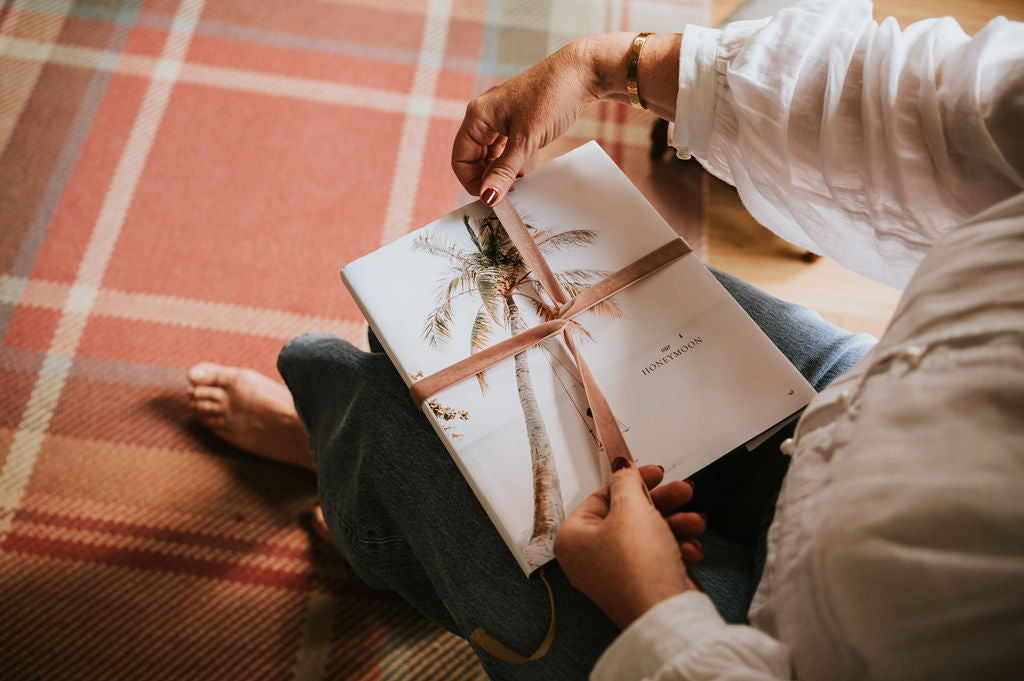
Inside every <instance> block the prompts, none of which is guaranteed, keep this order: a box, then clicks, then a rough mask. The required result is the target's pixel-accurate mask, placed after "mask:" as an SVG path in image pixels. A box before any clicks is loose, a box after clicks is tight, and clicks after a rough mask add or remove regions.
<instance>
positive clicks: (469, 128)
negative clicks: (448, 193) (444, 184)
mask: <svg viewBox="0 0 1024 681" xmlns="http://www.w3.org/2000/svg"><path fill="white" fill-rule="evenodd" d="M499 137H500V135H499V133H498V132H497V131H495V130H492V129H490V128H488V127H487V125H486V124H485V123H484V122H483V121H482V120H480V119H477V118H471V117H470V114H469V113H467V114H466V119H465V120H463V121H462V127H460V128H459V132H458V133H456V135H455V141H454V142H453V143H452V170H453V171H454V172H455V177H457V178H458V180H459V182H460V183H462V186H463V187H465V189H466V191H467V192H469V193H470V194H472V195H473V196H477V195H478V194H479V193H480V180H481V179H482V177H483V172H484V165H483V164H484V163H485V162H486V159H487V151H488V149H489V148H490V146H491V145H492V144H494V143H495V141H496V140H497V139H498V138H499Z"/></svg>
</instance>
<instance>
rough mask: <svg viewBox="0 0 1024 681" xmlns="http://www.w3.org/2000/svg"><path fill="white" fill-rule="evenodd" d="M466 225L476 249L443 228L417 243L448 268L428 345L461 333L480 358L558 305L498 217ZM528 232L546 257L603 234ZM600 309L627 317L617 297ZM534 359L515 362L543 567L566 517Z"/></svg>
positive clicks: (584, 282) (577, 274)
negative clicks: (467, 307) (469, 304)
mask: <svg viewBox="0 0 1024 681" xmlns="http://www.w3.org/2000/svg"><path fill="white" fill-rule="evenodd" d="M462 221H463V224H464V226H465V229H466V232H467V234H468V236H469V242H468V244H467V243H466V242H465V241H459V242H456V241H454V240H446V239H444V238H442V237H441V236H440V235H439V234H438V233H437V232H435V231H429V232H427V233H426V234H424V235H422V236H419V237H417V238H416V239H415V241H414V242H413V249H414V250H417V251H420V252H423V253H427V254H429V255H432V256H435V257H437V258H442V259H443V260H444V261H445V262H446V263H447V271H446V276H445V278H444V279H443V280H442V281H441V282H439V284H438V287H437V291H436V306H435V307H434V308H433V309H432V310H431V311H430V313H429V314H428V315H427V318H426V320H425V321H424V326H423V331H422V338H423V340H424V341H426V343H427V344H428V345H429V346H430V347H432V348H436V347H437V346H438V345H439V344H442V343H450V342H451V341H453V339H454V338H455V337H456V336H457V335H458V336H459V337H461V338H465V339H467V340H468V342H469V353H470V354H474V353H477V352H479V351H481V350H483V349H484V348H486V347H488V346H490V345H491V344H493V343H494V342H495V338H496V336H497V335H498V330H499V329H503V330H504V331H505V332H507V333H510V334H513V335H514V334H519V333H522V332H523V331H525V330H526V329H527V328H529V327H528V324H527V320H526V318H525V316H524V309H526V310H529V312H531V313H532V314H533V315H534V316H535V317H536V318H537V319H539V320H541V321H549V320H552V319H554V318H555V317H556V315H557V308H556V307H555V306H554V305H553V304H552V303H551V301H550V300H549V299H547V298H546V296H545V295H544V294H543V293H542V292H541V288H540V285H539V283H538V282H537V280H536V279H535V278H534V276H533V273H532V272H531V270H530V269H529V267H528V266H527V265H526V263H525V262H524V261H523V258H522V256H521V255H520V254H519V251H518V249H517V248H516V247H515V245H514V244H513V243H512V241H511V240H510V239H509V237H508V235H507V234H506V232H505V230H504V228H503V227H502V226H501V223H500V222H499V220H498V218H497V217H495V216H494V215H493V214H490V215H487V216H485V217H483V218H480V219H478V220H476V221H475V222H476V225H475V226H474V224H473V222H474V221H472V220H471V219H470V217H469V216H468V215H463V216H462ZM527 228H528V229H529V231H530V235H531V236H532V237H533V239H534V242H535V243H536V244H537V247H538V248H539V249H540V251H541V253H542V254H544V255H545V257H546V256H548V255H551V254H554V253H557V252H559V251H564V250H569V249H576V248H582V247H585V246H588V245H590V244H592V243H593V242H594V240H595V239H596V237H597V232H595V231H594V230H590V229H581V228H571V229H564V230H559V229H544V228H537V227H534V226H533V225H530V224H529V223H527ZM607 274H608V273H607V272H605V271H603V270H597V269H565V270H558V271H556V272H555V278H556V280H557V281H558V283H559V285H560V286H561V287H562V288H563V289H564V290H565V292H566V293H567V294H568V295H569V296H570V297H572V296H576V295H578V294H579V293H581V292H582V291H583V290H585V289H586V288H587V287H589V286H590V285H592V284H593V283H594V282H596V281H598V280H599V279H601V278H602V277H604V276H606V275H607ZM464 298H470V299H472V300H473V301H474V302H476V301H479V306H478V308H477V309H476V314H475V315H474V316H473V319H472V322H471V323H468V322H469V320H468V319H467V320H464V321H463V320H459V321H463V323H464V324H466V325H465V327H464V328H462V329H457V328H456V318H455V310H456V302H457V301H459V300H460V299H464ZM592 311H593V312H594V313H595V314H598V315H603V316H608V317H619V316H621V312H620V310H619V308H618V306H617V305H616V303H615V302H614V301H612V300H609V301H606V302H603V303H601V304H599V305H597V306H595V307H594V308H592ZM569 328H570V330H571V332H572V333H574V334H576V335H577V336H580V337H583V338H589V337H590V335H589V334H588V333H587V331H586V329H585V328H584V327H583V326H581V325H580V324H579V323H577V322H575V321H573V322H571V323H570V325H569ZM556 342H557V341H556ZM528 354H529V353H528V351H526V352H521V353H519V354H517V355H515V357H514V363H515V385H516V390H517V392H518V397H519V404H520V407H521V408H522V412H523V424H524V427H525V430H526V436H527V440H528V442H529V447H530V452H529V453H530V465H531V471H532V479H533V528H532V532H531V536H530V538H529V541H528V543H527V545H526V546H525V547H524V549H523V550H524V555H525V557H526V560H527V561H528V562H530V563H531V564H542V563H543V562H546V561H547V560H549V559H550V558H551V555H552V546H553V543H554V537H555V532H556V531H557V530H558V526H559V524H561V522H562V520H563V519H564V517H565V509H564V505H563V499H562V490H561V486H560V484H559V477H558V470H557V466H556V465H555V457H554V455H553V452H552V443H551V438H550V436H549V434H548V427H547V424H546V423H545V420H544V414H543V413H542V410H541V406H540V403H539V401H538V399H537V395H536V391H535V389H534V385H533V381H532V378H531V373H530V362H529V357H528ZM476 378H477V381H478V383H479V387H480V391H481V394H483V395H486V394H487V390H488V387H489V386H488V382H487V375H486V372H481V373H480V374H477V376H476Z"/></svg>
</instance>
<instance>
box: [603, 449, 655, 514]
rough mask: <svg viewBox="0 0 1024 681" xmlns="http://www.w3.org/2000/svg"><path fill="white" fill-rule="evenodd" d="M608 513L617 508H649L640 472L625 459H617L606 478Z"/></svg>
mask: <svg viewBox="0 0 1024 681" xmlns="http://www.w3.org/2000/svg"><path fill="white" fill-rule="evenodd" d="M608 497H609V500H608V503H609V506H610V508H609V513H610V512H613V511H614V510H615V509H617V508H624V509H627V510H628V509H630V508H637V507H638V505H643V506H649V502H648V501H647V489H646V487H645V486H644V479H643V476H642V475H641V474H640V470H639V469H638V468H637V467H636V466H635V465H633V464H632V463H631V462H629V461H627V460H626V459H624V458H622V457H619V458H617V459H615V461H613V462H612V474H611V477H609V478H608Z"/></svg>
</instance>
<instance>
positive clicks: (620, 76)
mask: <svg viewBox="0 0 1024 681" xmlns="http://www.w3.org/2000/svg"><path fill="white" fill-rule="evenodd" d="M635 37H636V34H635V33H604V34H601V35H594V36H590V37H589V38H583V39H582V40H578V41H576V43H574V45H575V47H576V49H578V50H579V59H580V61H581V63H582V64H583V65H584V66H583V70H584V74H585V75H584V78H585V82H586V83H587V90H588V91H589V92H590V95H591V97H593V99H595V100H604V101H613V102H621V103H629V96H628V95H627V93H626V78H627V73H628V71H629V56H630V52H631V51H632V47H633V38H635ZM682 38H683V36H682V34H681V33H655V34H652V35H651V36H650V37H649V38H648V39H647V42H646V44H645V45H644V49H643V52H642V53H641V56H640V64H639V68H638V69H637V85H638V87H639V91H640V101H642V102H643V103H644V105H645V106H646V107H647V108H648V109H650V111H651V112H652V113H654V114H655V115H657V116H660V117H661V118H665V119H668V120H673V119H674V118H675V110H676V94H677V93H678V91H679V49H680V45H681V44H682Z"/></svg>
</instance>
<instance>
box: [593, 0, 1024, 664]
mask: <svg viewBox="0 0 1024 681" xmlns="http://www.w3.org/2000/svg"><path fill="white" fill-rule="evenodd" d="M670 134H671V135H672V136H673V141H674V144H675V145H676V147H677V148H678V149H679V153H680V156H683V157H687V156H689V155H691V154H692V155H693V156H695V157H697V158H698V159H699V160H700V161H701V163H702V164H704V166H705V167H706V168H707V169H708V170H709V171H711V172H712V173H714V174H715V175H717V176H719V177H721V178H723V179H725V180H726V181H728V182H731V183H734V184H735V185H736V187H737V189H738V190H739V194H740V197H741V198H742V200H743V202H744V205H745V206H746V207H747V208H748V209H749V210H750V212H751V213H752V214H753V215H754V217H755V218H757V219H758V220H759V221H760V222H762V223H763V224H765V225H766V226H767V227H769V228H770V229H772V230H773V231H775V232H776V233H778V234H779V235H780V236H783V237H784V238H786V239H789V240H790V241H793V242H794V243H797V244H799V245H801V246H803V247H805V248H808V249H811V250H814V251H817V252H821V253H825V254H827V255H829V256H831V257H833V258H835V259H836V260H838V261H840V262H842V263H844V264H846V265H847V266H849V267H851V268H852V269H855V270H857V271H859V272H861V273H863V274H865V275H867V276H870V277H872V278H873V279H876V280H879V281H883V282H886V283H889V284H892V285H897V286H903V285H907V288H906V290H905V291H904V294H903V297H902V299H901V301H900V304H899V306H898V309H897V311H896V313H895V315H894V317H893V320H892V322H891V323H890V325H889V328H888V329H887V331H886V333H885V334H884V336H883V337H882V339H881V341H880V343H879V344H878V346H876V347H875V348H874V349H873V350H872V351H871V352H870V353H869V354H868V355H867V356H866V357H865V358H864V359H862V360H861V361H860V362H859V363H858V364H857V365H856V366H855V367H854V368H853V369H852V370H851V371H850V372H849V373H847V374H846V375H845V376H843V377H841V378H839V379H838V380H836V381H835V382H833V383H832V385H830V386H829V387H828V388H827V389H826V390H824V391H823V392H822V393H821V394H819V395H818V396H816V397H815V398H814V399H813V400H812V401H811V404H810V405H809V406H808V408H807V410H806V411H805V413H804V415H803V416H802V417H801V419H800V421H799V423H798V425H797V428H796V432H795V434H794V438H793V440H791V441H787V443H785V445H786V446H785V449H786V450H788V452H789V453H791V454H792V457H793V458H792V462H791V465H790V468H789V472H788V474H787V475H786V478H785V481H784V483H783V486H782V490H781V492H780V495H779V501H778V503H777V506H776V513H775V519H774V522H773V523H772V527H771V529H770V531H769V535H768V554H767V562H766V566H765V570H764V574H763V576H762V578H761V582H760V584H759V585H758V590H757V593H756V595H755V597H754V601H753V603H752V604H751V608H750V612H749V619H750V621H751V626H737V625H726V623H725V622H724V621H723V620H722V619H721V617H719V615H718V613H717V611H716V610H715V608H714V606H713V604H712V603H711V601H710V600H709V599H708V597H707V596H706V595H705V594H703V593H700V592H688V593H685V594H681V595H679V596H676V597H674V598H671V599H668V600H666V601H663V602H662V603H660V604H658V605H656V606H655V607H654V608H652V609H651V610H649V611H648V612H647V613H645V614H644V615H643V616H642V617H640V618H639V619H638V620H637V621H636V622H634V623H633V624H632V625H630V626H629V627H628V628H627V629H626V630H625V631H623V632H622V633H621V634H620V636H619V637H618V638H617V639H616V640H615V641H614V642H613V643H612V645H611V646H610V647H609V648H608V650H607V651H605V653H604V655H603V656H602V657H601V659H600V660H599V661H598V663H597V665H596V666H595V668H594V670H593V672H592V673H591V679H592V680H593V681H629V680H631V679H652V680H657V681H670V680H676V679H774V678H793V677H794V676H795V677H798V678H801V679H837V680H842V679H952V678H971V679H975V678H977V679H982V678H984V679H997V678H1019V676H1020V674H1021V669H1024V194H1022V190H1024V180H1022V176H1024V24H1020V23H1014V22H1008V21H1006V20H1005V19H995V20H993V21H992V22H991V23H989V25H988V26H986V27H985V28H984V29H983V30H982V31H981V32H979V33H978V34H977V35H976V36H975V37H974V38H969V37H968V36H967V35H966V34H964V33H963V31H962V30H961V29H960V28H959V26H958V25H957V24H956V23H955V22H954V21H953V20H952V19H937V20H929V21H923V22H920V23H917V24H914V25H912V26H909V27H908V28H907V29H906V30H905V31H903V32H901V31H900V30H899V28H898V26H897V25H896V23H895V21H893V20H891V19H890V20H887V21H885V22H883V23H882V24H880V25H879V24H877V23H875V22H874V20H873V19H872V13H871V4H870V3H869V2H865V1H850V2H839V1H836V0H821V1H814V2H806V3H803V4H801V5H798V6H796V7H793V8H790V9H787V10H784V11H782V12H780V13H779V14H778V15H777V16H776V17H774V18H772V19H770V20H763V21H752V22H739V23H736V24H732V25H730V26H728V27H727V28H725V29H724V30H711V29H706V28H701V27H696V26H687V27H686V31H685V32H684V37H683V43H682V49H681V54H680V75H679V95H678V102H677V109H676V123H675V125H674V129H673V130H672V132H671V133H670ZM972 216H973V217H972ZM908 281H909V284H907V282H908Z"/></svg>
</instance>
